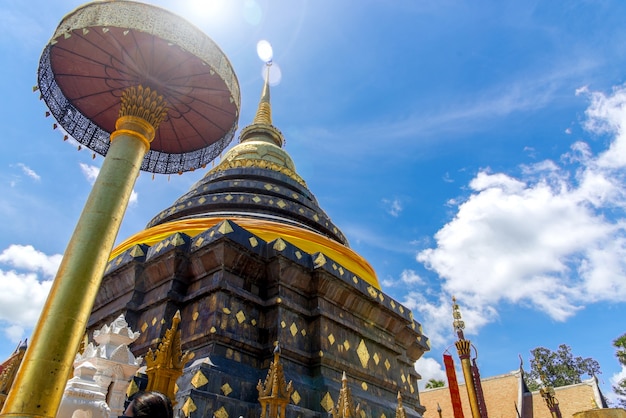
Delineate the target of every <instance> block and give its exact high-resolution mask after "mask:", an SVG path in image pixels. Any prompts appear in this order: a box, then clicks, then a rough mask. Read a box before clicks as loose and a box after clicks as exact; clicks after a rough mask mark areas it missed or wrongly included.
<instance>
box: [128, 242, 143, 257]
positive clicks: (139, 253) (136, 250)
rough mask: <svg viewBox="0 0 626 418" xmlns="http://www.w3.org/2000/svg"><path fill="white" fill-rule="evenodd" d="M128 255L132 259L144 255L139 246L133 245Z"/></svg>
mask: <svg viewBox="0 0 626 418" xmlns="http://www.w3.org/2000/svg"><path fill="white" fill-rule="evenodd" d="M130 255H132V256H133V257H141V256H142V255H145V253H144V252H143V250H142V249H141V247H140V246H139V245H135V246H133V248H131V250H130Z"/></svg>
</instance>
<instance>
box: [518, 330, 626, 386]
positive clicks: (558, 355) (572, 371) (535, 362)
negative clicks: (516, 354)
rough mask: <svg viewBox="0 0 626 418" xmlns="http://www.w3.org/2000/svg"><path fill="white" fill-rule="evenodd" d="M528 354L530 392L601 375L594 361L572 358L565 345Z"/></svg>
mask: <svg viewBox="0 0 626 418" xmlns="http://www.w3.org/2000/svg"><path fill="white" fill-rule="evenodd" d="M625 342H626V338H625ZM530 354H531V358H530V372H529V373H528V374H527V376H526V385H527V386H528V388H529V389H530V390H538V389H539V388H540V387H542V386H551V387H559V386H567V385H573V384H576V383H580V382H582V376H584V375H587V376H589V377H591V376H596V375H598V374H600V373H601V371H600V364H599V363H598V362H597V361H596V360H594V359H592V358H590V357H589V358H582V357H574V355H573V354H572V349H571V347H570V346H568V345H565V344H561V345H559V348H558V349H557V350H556V351H552V350H549V349H547V348H545V347H537V348H534V349H532V350H530Z"/></svg>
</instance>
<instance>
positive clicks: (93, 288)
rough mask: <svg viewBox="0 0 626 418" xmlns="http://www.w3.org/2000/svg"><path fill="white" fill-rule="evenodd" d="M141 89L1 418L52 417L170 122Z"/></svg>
mask: <svg viewBox="0 0 626 418" xmlns="http://www.w3.org/2000/svg"><path fill="white" fill-rule="evenodd" d="M165 111H166V110H165V103H164V101H163V98H162V97H160V96H157V94H156V93H155V92H151V91H150V89H149V88H145V89H144V88H142V87H141V86H139V87H137V88H135V87H131V88H129V89H128V90H126V91H125V92H124V94H123V95H122V106H121V108H120V113H119V115H120V117H119V119H118V120H117V122H116V126H115V127H116V131H115V132H113V133H112V134H111V147H110V148H109V151H108V153H107V155H106V158H105V159H104V162H103V164H102V168H101V169H100V174H99V175H98V178H97V180H96V182H95V184H94V186H93V189H92V190H91V193H90V194H89V197H88V199H87V203H86V204H85V207H84V209H83V212H82V214H81V216H80V218H79V220H78V223H77V225H76V229H75V230H74V234H73V235H72V238H71V239H70V242H69V244H68V246H67V248H66V250H65V254H64V256H63V260H62V262H61V265H60V267H59V271H58V272H57V275H56V278H55V280H54V282H53V284H52V288H51V290H50V294H49V296H48V299H47V300H46V304H45V305H44V307H43V310H42V312H41V316H40V317H39V321H38V323H37V326H36V327H35V330H34V332H33V336H32V339H31V342H30V345H29V347H28V349H27V351H26V354H25V356H24V360H23V361H22V365H21V367H20V369H19V371H18V374H17V377H16V380H15V382H14V383H13V386H12V388H11V391H10V392H9V395H8V397H7V400H6V402H5V404H4V408H3V409H2V412H1V413H0V416H3V417H4V416H6V417H50V418H52V417H55V416H56V413H57V409H58V407H59V404H60V403H61V398H62V396H63V391H64V389H65V384H66V382H67V379H68V377H69V376H70V372H71V371H72V365H73V363H74V357H75V355H76V352H77V350H78V346H79V344H80V341H81V338H82V336H83V334H84V333H85V328H86V325H87V321H88V320H89V315H90V314H91V309H92V308H93V303H94V300H95V297H96V294H97V292H98V289H99V287H100V283H101V281H102V275H103V274H104V270H105V268H106V264H107V261H108V259H109V256H110V253H111V249H112V248H113V244H114V243H115V238H116V236H117V233H118V231H119V228H120V224H121V223H122V218H123V216H124V212H125V211H126V207H127V206H128V201H129V199H130V195H131V192H132V190H133V187H134V185H135V181H136V179H137V176H138V174H139V169H140V168H141V162H142V160H143V157H144V155H145V154H146V152H147V151H148V150H149V149H150V142H151V141H152V140H153V139H154V135H155V130H156V128H157V127H158V124H159V123H160V122H161V120H163V118H164V116H165Z"/></svg>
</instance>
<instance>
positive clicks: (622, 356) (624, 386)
mask: <svg viewBox="0 0 626 418" xmlns="http://www.w3.org/2000/svg"><path fill="white" fill-rule="evenodd" d="M613 347H615V348H617V351H616V352H615V356H616V357H617V361H619V364H621V365H622V367H626V334H623V335H622V336H621V337H619V338H617V339H616V340H615V341H613ZM613 392H615V393H616V394H617V395H618V396H619V399H618V402H619V406H621V407H622V408H626V378H625V379H622V380H620V381H619V382H617V384H616V385H614V386H613Z"/></svg>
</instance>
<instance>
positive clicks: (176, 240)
mask: <svg viewBox="0 0 626 418" xmlns="http://www.w3.org/2000/svg"><path fill="white" fill-rule="evenodd" d="M184 243H185V239H184V238H183V236H182V235H181V234H176V235H174V236H173V237H172V245H173V246H174V247H178V246H180V245H183V244H184Z"/></svg>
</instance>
